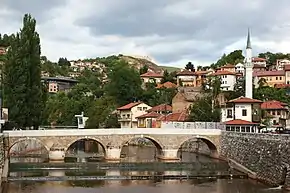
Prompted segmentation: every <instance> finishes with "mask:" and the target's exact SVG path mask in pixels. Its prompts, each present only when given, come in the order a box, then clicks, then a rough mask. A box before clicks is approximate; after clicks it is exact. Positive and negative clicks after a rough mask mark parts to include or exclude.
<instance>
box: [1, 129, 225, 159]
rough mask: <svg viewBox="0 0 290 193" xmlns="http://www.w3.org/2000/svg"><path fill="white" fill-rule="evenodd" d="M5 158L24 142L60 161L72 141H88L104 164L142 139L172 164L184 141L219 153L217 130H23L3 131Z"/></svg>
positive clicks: (117, 157)
mask: <svg viewBox="0 0 290 193" xmlns="http://www.w3.org/2000/svg"><path fill="white" fill-rule="evenodd" d="M3 135H4V149H5V152H6V153H5V155H6V156H9V154H10V150H11V149H12V147H13V146H14V145H15V144H17V143H21V142H22V141H25V140H35V141H37V142H38V143H40V144H42V145H43V147H44V148H45V149H46V150H47V151H48V152H49V159H50V160H63V159H64V157H65V153H66V151H67V150H68V149H69V147H70V146H71V145H72V144H74V143H75V142H76V141H79V140H83V139H91V140H94V141H96V142H98V143H99V144H100V145H101V146H102V147H103V150H104V152H105V157H106V159H108V160H118V159H120V154H121V149H122V147H123V146H124V145H125V144H127V143H128V142H129V141H130V140H133V139H136V138H146V139H148V140H150V141H151V142H153V143H154V145H155V146H156V147H157V149H158V150H159V151H158V154H159V155H158V157H159V158H161V159H168V160H175V159H178V158H177V152H178V150H179V148H181V147H182V145H183V144H184V143H185V142H187V141H188V140H192V139H198V140H200V141H203V142H204V143H206V144H207V145H208V147H209V149H210V152H211V156H213V157H218V156H219V152H220V149H221V147H220V136H221V130H220V129H157V128H134V129H132V128H125V129H80V130H79V129H66V130H23V131H4V132H3Z"/></svg>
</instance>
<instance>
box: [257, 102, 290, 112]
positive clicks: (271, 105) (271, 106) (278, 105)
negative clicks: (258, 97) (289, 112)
mask: <svg viewBox="0 0 290 193" xmlns="http://www.w3.org/2000/svg"><path fill="white" fill-rule="evenodd" d="M285 106H287V104H286V103H283V102H280V101H275V100H272V101H266V102H263V103H262V104H261V109H265V110H266V109H287V108H286V107H285Z"/></svg>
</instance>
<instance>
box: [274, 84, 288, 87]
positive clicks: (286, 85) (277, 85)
mask: <svg viewBox="0 0 290 193" xmlns="http://www.w3.org/2000/svg"><path fill="white" fill-rule="evenodd" d="M274 87H275V88H288V87H290V84H284V83H283V84H275V85H274Z"/></svg>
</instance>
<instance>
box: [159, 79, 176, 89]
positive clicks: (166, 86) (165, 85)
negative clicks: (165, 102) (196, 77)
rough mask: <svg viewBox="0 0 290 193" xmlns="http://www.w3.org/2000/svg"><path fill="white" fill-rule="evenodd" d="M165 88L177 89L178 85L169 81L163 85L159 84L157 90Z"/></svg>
mask: <svg viewBox="0 0 290 193" xmlns="http://www.w3.org/2000/svg"><path fill="white" fill-rule="evenodd" d="M163 87H164V88H176V87H177V85H176V84H174V83H172V82H169V81H168V82H165V83H163V84H158V85H157V87H156V88H163Z"/></svg>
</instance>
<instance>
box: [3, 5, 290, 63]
mask: <svg viewBox="0 0 290 193" xmlns="http://www.w3.org/2000/svg"><path fill="white" fill-rule="evenodd" d="M289 8H290V6H289V0H276V1H273V0H244V1H238V0H215V1H213V0H146V1H139V0H105V1H104V0H0V26H1V27H0V33H13V32H15V31H17V30H19V28H20V27H21V25H22V23H21V22H22V17H23V14H25V13H31V14H32V16H33V17H35V18H36V20H37V25H38V26H37V28H38V32H39V34H40V36H41V44H42V54H43V55H46V56H47V57H48V58H49V59H50V60H53V61H56V60H58V58H59V57H67V58H68V59H70V60H72V59H78V58H94V57H98V56H107V55H111V54H119V53H122V54H124V55H125V54H126V55H142V56H150V57H152V58H153V59H154V61H156V62H157V63H158V64H160V65H170V66H178V67H182V66H184V65H185V64H186V63H187V62H188V61H192V62H193V63H194V64H196V65H208V64H210V63H212V62H214V61H216V60H217V59H218V58H219V57H220V56H221V55H222V54H223V53H229V52H230V51H233V50H234V49H244V48H245V42H246V34H247V28H248V27H250V28H251V31H252V45H253V49H254V50H253V51H254V53H255V54H257V53H259V52H263V51H267V50H269V51H273V52H290V36H289V34H290V23H287V22H288V21H290V12H289Z"/></svg>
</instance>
